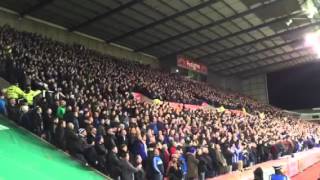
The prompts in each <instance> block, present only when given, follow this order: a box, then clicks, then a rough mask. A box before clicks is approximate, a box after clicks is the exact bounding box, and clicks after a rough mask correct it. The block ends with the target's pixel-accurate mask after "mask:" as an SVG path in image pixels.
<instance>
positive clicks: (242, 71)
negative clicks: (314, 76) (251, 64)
mask: <svg viewBox="0 0 320 180" xmlns="http://www.w3.org/2000/svg"><path fill="white" fill-rule="evenodd" d="M303 50H305V49H299V50H296V51H303ZM296 51H294V52H296ZM290 53H293V51H291V52H287V53H283V54H278V55H275V56H274V57H278V56H283V55H286V54H290ZM304 56H310V54H307V55H302V56H299V57H296V58H289V59H288V60H283V61H280V62H284V61H293V60H294V59H297V58H300V57H304ZM274 57H269V58H264V59H260V60H259V61H263V60H266V59H272V58H274ZM255 62H258V61H255ZM278 63H279V62H276V63H272V64H267V65H263V66H259V67H257V68H255V69H253V70H256V69H257V70H258V69H260V68H262V67H263V68H264V67H265V66H268V65H274V64H278ZM249 71H252V69H247V70H241V71H238V72H236V73H234V74H236V75H238V74H243V73H246V72H249Z"/></svg>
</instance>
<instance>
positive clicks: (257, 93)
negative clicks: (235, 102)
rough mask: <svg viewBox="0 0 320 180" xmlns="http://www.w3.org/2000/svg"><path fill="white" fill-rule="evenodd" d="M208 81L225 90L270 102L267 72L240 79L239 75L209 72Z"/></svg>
mask: <svg viewBox="0 0 320 180" xmlns="http://www.w3.org/2000/svg"><path fill="white" fill-rule="evenodd" d="M207 82H208V83H209V84H211V85H213V86H215V87H218V88H221V89H223V90H226V91H233V92H239V93H241V94H245V95H247V96H250V97H253V98H254V99H256V100H258V101H260V102H263V103H267V104H268V103H269V98H268V89H267V81H266V75H265V74H263V75H257V76H253V77H249V78H247V79H239V78H237V77H223V76H219V75H217V74H214V73H210V72H209V74H208V78H207Z"/></svg>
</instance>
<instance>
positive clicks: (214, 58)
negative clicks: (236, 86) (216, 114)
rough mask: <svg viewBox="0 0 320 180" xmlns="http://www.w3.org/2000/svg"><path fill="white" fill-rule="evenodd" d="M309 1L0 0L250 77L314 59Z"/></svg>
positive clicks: (134, 45) (159, 53)
mask: <svg viewBox="0 0 320 180" xmlns="http://www.w3.org/2000/svg"><path fill="white" fill-rule="evenodd" d="M307 1H312V0H90V1H89V0H22V1H21V0H1V1H0V6H2V7H5V8H7V9H11V10H13V11H16V12H18V13H19V14H20V15H21V16H26V15H30V16H32V17H36V18H38V19H42V20H46V21H48V22H51V23H54V24H57V25H60V26H63V27H66V28H67V29H68V30H69V31H78V32H82V33H85V34H88V35H91V36H95V37H98V38H101V39H105V41H106V42H108V43H115V44H120V45H123V46H126V47H129V48H131V49H133V50H134V51H138V52H144V53H147V54H150V55H153V56H156V57H158V58H159V59H160V60H161V59H164V58H168V57H172V56H175V55H178V54H180V55H181V54H182V55H186V56H188V57H192V58H195V59H196V60H198V61H200V62H202V63H205V64H207V65H208V68H209V70H210V71H212V72H216V73H219V74H221V75H227V76H229V75H236V76H242V77H246V76H250V75H254V74H257V73H261V72H269V71H274V70H276V69H281V68H286V67H290V66H295V65H297V64H301V63H306V62H308V61H314V60H316V59H317V56H316V55H315V54H314V53H312V52H311V51H310V49H309V48H306V47H304V46H303V44H304V42H303V40H304V39H303V38H304V35H305V34H306V33H307V32H311V31H314V30H315V28H317V27H318V26H319V25H320V20H317V19H316V18H312V19H310V18H308V17H307V14H306V13H304V12H303V11H302V5H303V4H304V3H305V2H307Z"/></svg>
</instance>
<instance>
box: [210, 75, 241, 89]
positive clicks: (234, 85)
mask: <svg viewBox="0 0 320 180" xmlns="http://www.w3.org/2000/svg"><path fill="white" fill-rule="evenodd" d="M207 82H208V83H209V84H211V85H212V86H214V87H218V88H220V89H223V90H227V91H234V92H241V79H238V78H236V77H224V76H220V75H217V74H214V73H211V72H209V73H208V77H207Z"/></svg>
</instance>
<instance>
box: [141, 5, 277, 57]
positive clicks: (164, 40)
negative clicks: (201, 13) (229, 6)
mask: <svg viewBox="0 0 320 180" xmlns="http://www.w3.org/2000/svg"><path fill="white" fill-rule="evenodd" d="M280 1H282V0H280ZM275 2H279V1H272V2H268V3H265V4H263V5H260V6H258V7H256V8H253V9H249V10H247V11H244V12H242V13H239V14H235V15H233V16H230V17H227V18H224V19H221V20H218V21H215V22H212V23H209V24H207V25H204V26H200V27H198V28H195V29H192V30H189V31H186V32H183V33H180V34H178V35H176V36H171V37H169V38H166V39H163V40H160V41H158V42H155V43H152V44H149V45H147V46H144V47H142V48H139V49H136V50H135V51H143V50H146V49H149V48H152V47H154V46H158V45H160V44H163V43H165V42H168V41H173V40H176V39H179V38H181V37H184V36H187V35H189V34H192V33H195V32H198V31H201V30H204V29H207V28H210V27H212V26H215V25H218V24H221V23H224V22H227V21H232V20H234V19H236V18H239V17H242V16H246V15H248V14H251V13H253V12H255V11H258V10H261V9H263V8H267V7H268V6H271V5H272V4H273V3H275Z"/></svg>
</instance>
